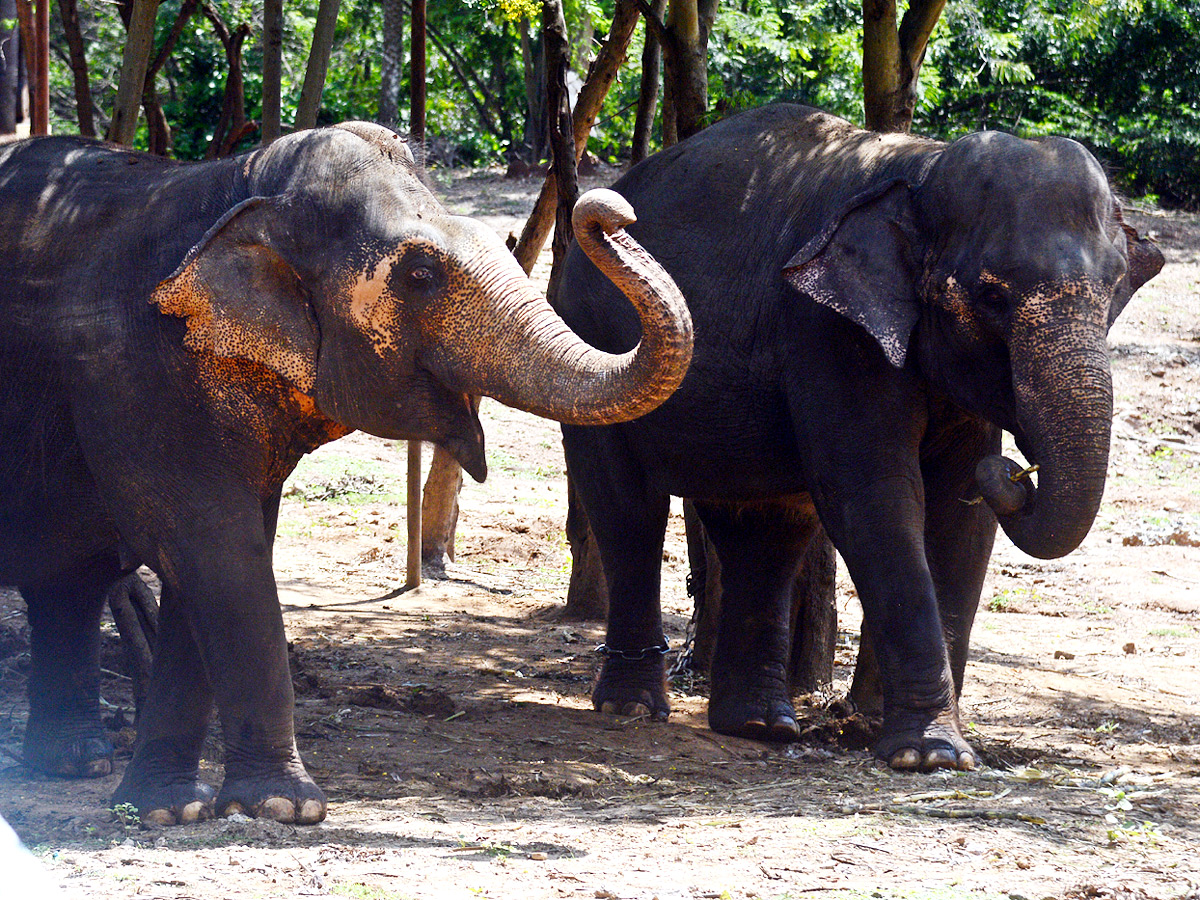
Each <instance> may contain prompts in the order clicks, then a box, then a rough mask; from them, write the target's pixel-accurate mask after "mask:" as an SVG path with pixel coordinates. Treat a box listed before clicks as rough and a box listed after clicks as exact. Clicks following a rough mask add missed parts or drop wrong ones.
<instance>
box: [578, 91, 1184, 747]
mask: <svg viewBox="0 0 1200 900" xmlns="http://www.w3.org/2000/svg"><path fill="white" fill-rule="evenodd" d="M614 189H615V190H616V191H617V192H619V193H621V194H622V195H624V196H625V197H627V198H628V199H629V200H630V202H631V203H633V204H634V205H635V206H636V207H637V208H638V211H639V221H638V223H637V224H636V225H635V226H634V227H632V228H631V233H632V234H633V235H634V236H635V237H636V238H637V239H638V240H639V241H640V242H642V244H643V245H644V246H645V247H646V248H647V249H648V250H649V251H650V252H651V253H652V254H653V255H654V256H655V257H656V258H658V259H659V260H661V261H662V262H663V264H664V266H665V267H666V268H667V270H668V271H669V272H670V273H671V274H672V276H673V277H674V278H675V280H676V282H677V284H678V285H679V287H680V288H681V289H682V291H683V293H684V296H685V297H686V298H687V302H688V305H689V307H690V309H691V312H692V316H693V321H694V324H695V355H694V359H693V363H692V368H691V370H690V371H689V373H688V375H687V377H686V378H685V379H684V382H683V385H682V386H681V387H680V389H679V391H678V392H677V393H676V394H675V395H674V396H672V397H671V399H670V400H668V401H667V402H666V403H665V404H663V406H661V407H660V408H659V409H658V410H656V411H655V412H653V413H651V414H650V415H648V416H646V417H644V418H642V419H639V420H637V421H635V422H630V423H626V424H618V425H612V426H601V427H594V428H592V427H575V426H564V429H563V431H564V435H565V445H566V450H567V465H568V469H569V471H570V472H571V475H572V477H573V479H574V481H575V484H576V487H577V489H578V494H579V497H580V498H581V500H582V505H583V508H584V510H585V511H586V514H587V517H588V519H589V521H590V524H591V526H592V530H593V532H594V534H595V537H596V542H597V546H598V548H599V551H600V555H601V558H602V560H603V564H604V574H605V578H606V580H607V583H608V587H609V592H610V613H609V620H608V633H607V638H606V646H607V647H608V648H609V655H608V657H607V659H606V660H605V662H604V665H603V668H602V670H601V674H600V678H599V681H598V682H597V685H596V687H595V690H594V692H593V701H594V703H595V705H596V707H597V708H598V709H602V710H613V711H618V712H621V711H624V712H628V711H631V710H648V711H649V712H650V713H651V714H653V715H654V716H657V717H663V716H665V715H666V714H667V710H668V705H667V697H666V692H665V690H664V687H663V679H662V664H661V654H659V655H658V658H657V663H658V664H657V665H653V666H651V665H649V664H648V662H647V658H646V653H645V652H644V651H648V650H649V649H650V648H656V647H659V646H660V645H661V642H662V637H663V634H662V626H661V621H660V612H659V567H660V564H661V547H662V540H663V530H664V527H665V523H666V518H667V512H668V499H669V497H670V496H672V495H674V496H682V497H686V498H693V499H694V501H695V505H696V509H697V511H698V513H699V514H700V517H701V520H702V522H703V525H704V530H705V532H706V533H707V535H708V536H709V538H710V539H711V540H712V542H713V544H714V546H715V548H716V552H717V555H718V558H719V560H720V567H721V573H722V583H721V592H722V606H721V618H720V622H719V625H718V632H717V643H716V647H715V650H714V658H713V667H712V693H711V699H710V702H709V722H710V724H711V725H712V727H713V728H715V729H717V730H718V731H723V732H729V733H734V734H741V735H745V736H750V737H759V738H766V739H775V740H787V739H794V738H795V737H796V736H797V727H796V721H795V718H794V712H793V710H792V707H791V703H790V698H789V696H788V692H787V677H786V676H787V667H788V666H787V664H788V647H789V639H790V635H789V634H788V628H789V619H788V613H789V599H790V593H791V592H790V587H791V585H792V583H793V581H794V579H795V577H796V576H797V573H798V572H799V567H800V565H801V560H802V558H803V554H804V552H805V548H806V546H807V544H808V542H809V541H810V539H811V537H812V535H813V532H814V525H815V523H818V522H819V523H820V524H821V525H823V526H824V529H825V531H826V532H827V533H828V534H829V536H830V538H831V539H832V540H833V542H834V544H835V545H836V547H837V549H838V551H839V553H840V554H841V556H842V558H843V559H844V560H845V563H846V566H847V568H848V570H849V573H850V575H851V577H852V579H853V581H854V584H855V586H856V588H857V590H858V594H859V597H860V598H861V601H862V605H863V617H864V633H865V635H866V636H867V637H868V638H869V639H870V642H871V643H872V644H873V645H874V648H875V653H876V656H877V658H878V661H879V667H880V680H881V684H882V690H883V713H884V719H883V732H882V736H881V738H880V739H879V741H878V743H877V745H876V747H875V752H876V754H877V755H878V756H880V757H881V758H882V759H885V760H887V761H888V762H889V763H890V764H891V765H892V766H894V767H896V768H901V769H925V770H928V769H934V768H958V769H966V768H971V767H972V766H973V765H974V762H975V757H974V753H973V751H972V750H971V748H970V746H969V745H968V744H967V742H966V741H965V740H964V738H963V733H962V728H961V724H960V722H959V717H958V709H957V697H958V695H959V693H960V691H961V689H962V678H963V670H964V666H965V663H966V654H967V645H968V640H969V635H970V631H971V624H972V621H973V618H974V615H975V609H976V606H977V604H978V601H979V593H980V590H981V587H982V583H983V577H984V573H985V570H986V567H987V562H988V558H989V556H990V554H991V547H992V541H993V538H994V535H995V527H996V524H997V521H999V523H1000V524H1001V525H1002V526H1003V528H1004V529H1005V531H1006V533H1007V534H1008V535H1009V536H1010V537H1011V538H1012V540H1013V541H1014V543H1016V544H1017V546H1018V547H1020V548H1021V549H1022V550H1024V551H1026V552H1028V553H1030V554H1033V555H1035V556H1040V557H1056V556H1061V555H1063V554H1065V553H1068V552H1070V551H1071V550H1072V549H1073V548H1074V547H1076V546H1077V545H1078V544H1079V542H1080V541H1081V540H1082V539H1083V537H1084V536H1085V535H1086V534H1087V532H1088V529H1089V527H1090V526H1091V524H1092V520H1093V518H1094V517H1095V514H1096V510H1097V508H1098V506H1099V503H1100V498H1101V493H1102V491H1103V487H1104V478H1105V471H1106V466H1107V460H1108V447H1109V426H1110V417H1111V409H1112V387H1111V381H1110V376H1109V368H1108V356H1107V349H1106V340H1105V338H1106V334H1107V330H1108V328H1109V326H1110V325H1111V324H1112V322H1113V320H1114V319H1115V318H1116V316H1117V315H1118V313H1119V312H1120V311H1121V309H1122V308H1123V307H1124V305H1125V303H1126V302H1128V300H1129V298H1130V296H1131V295H1132V294H1133V292H1134V291H1135V290H1137V288H1138V287H1140V286H1141V285H1142V284H1143V283H1144V282H1145V281H1146V280H1147V279H1149V278H1151V277H1153V275H1154V274H1155V273H1157V272H1158V270H1159V268H1160V267H1161V265H1162V256H1161V254H1160V253H1159V252H1158V250H1157V249H1156V248H1155V247H1154V246H1153V245H1152V244H1151V243H1149V242H1148V241H1146V240H1144V239H1141V238H1140V237H1139V236H1138V235H1137V233H1136V232H1135V231H1134V230H1133V229H1132V228H1130V227H1129V226H1127V225H1125V224H1124V222H1123V221H1122V219H1121V210H1120V206H1119V204H1118V203H1117V201H1116V200H1115V198H1114V197H1113V195H1112V193H1111V192H1110V190H1109V186H1108V183H1107V181H1106V180H1105V177H1104V174H1103V171H1102V169H1101V167H1100V165H1099V164H1098V163H1097V162H1096V160H1095V159H1093V158H1092V156H1091V155H1090V154H1089V153H1088V152H1087V151H1086V150H1085V149H1084V148H1083V147H1081V146H1080V145H1079V144H1077V143H1075V142H1074V141H1070V140H1066V139H1062V138H1049V139H1045V140H1040V141H1025V140H1020V139H1018V138H1014V137H1011V136H1009V135H1004V134H995V133H983V134H976V135H970V136H968V137H965V138H962V139H961V140H959V141H956V142H954V143H952V144H948V145H947V144H943V143H939V142H935V141H930V140H925V139H922V138H919V137H913V136H910V135H898V134H889V135H880V134H873V133H870V132H866V131H861V130H859V129H856V128H854V127H852V126H851V125H849V124H848V123H846V122H844V121H842V120H840V119H837V118H835V117H833V116H830V115H827V114H825V113H822V112H819V111H817V110H813V109H808V108H805V107H799V106H791V105H783V104H781V105H777V106H769V107H765V108H763V109H760V110H755V111H752V112H749V113H745V114H742V115H739V116H735V117H733V118H730V119H727V120H725V121H723V122H720V123H718V124H716V125H714V126H712V127H710V128H708V129H707V130H705V131H703V132H701V133H700V134H698V135H696V136H694V137H692V138H691V139H689V140H687V141H684V142H683V143H681V144H679V145H677V146H675V147H673V148H670V149H668V150H665V151H663V152H662V153H660V154H658V155H657V156H655V157H652V158H651V159H649V160H647V161H645V162H644V163H642V164H640V165H638V166H636V167H635V168H633V169H632V170H630V172H629V173H628V174H627V175H626V176H624V177H623V178H622V179H621V180H620V181H618V182H617V184H616V185H614ZM564 284H565V290H564V293H565V295H566V299H565V301H564V303H563V304H562V305H561V308H560V311H561V312H562V314H563V317H564V319H565V320H566V321H567V323H568V324H569V325H570V326H571V327H572V328H573V329H575V331H576V332H577V333H579V334H580V335H581V336H583V337H584V338H585V339H586V340H588V341H589V342H591V343H593V344H595V345H596V346H597V347H601V348H604V349H606V350H609V351H611V352H618V351H620V350H623V349H625V348H627V347H629V346H632V344H633V342H634V341H636V340H637V333H638V331H637V322H636V320H634V318H633V317H632V316H631V315H629V314H628V313H626V312H624V311H622V310H620V309H619V308H618V305H617V300H618V298H617V297H616V295H615V294H614V292H613V291H612V290H611V289H610V288H609V287H608V286H607V285H606V284H604V283H603V280H602V279H601V278H600V277H599V274H598V273H597V272H596V270H595V269H594V268H593V267H592V266H591V265H590V264H589V263H588V262H587V260H586V259H584V258H583V256H582V255H581V254H579V253H577V252H576V253H573V254H572V255H571V256H570V257H569V259H568V263H567V267H566V271H565V277H564ZM1002 429H1003V430H1007V431H1009V432H1011V433H1012V434H1013V435H1014V436H1015V439H1016V442H1017V446H1018V447H1019V448H1020V450H1021V452H1022V453H1023V454H1024V455H1025V457H1026V458H1027V460H1028V462H1029V463H1032V464H1036V465H1037V466H1038V470H1037V473H1036V475H1032V476H1031V475H1029V474H1028V473H1025V472H1024V471H1023V467H1021V466H1018V465H1017V464H1016V463H1015V462H1013V461H1011V460H1006V459H1004V458H1003V457H1001V456H1000V455H999V451H1000V436H1001V430H1002ZM1035 482H1036V485H1035ZM981 497H982V500H984V501H986V502H979V500H980V498H981ZM964 501H966V502H964ZM970 501H976V502H970Z"/></svg>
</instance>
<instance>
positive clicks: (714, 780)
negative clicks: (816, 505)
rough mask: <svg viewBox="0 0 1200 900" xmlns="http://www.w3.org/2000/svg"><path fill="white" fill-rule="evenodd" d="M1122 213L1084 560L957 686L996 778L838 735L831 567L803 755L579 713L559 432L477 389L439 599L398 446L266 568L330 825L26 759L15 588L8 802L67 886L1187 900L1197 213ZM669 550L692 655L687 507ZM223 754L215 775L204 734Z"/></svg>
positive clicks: (324, 457) (2, 767)
mask: <svg viewBox="0 0 1200 900" xmlns="http://www.w3.org/2000/svg"><path fill="white" fill-rule="evenodd" d="M601 180H603V179H601ZM439 191H440V193H441V195H442V196H443V197H445V198H447V203H448V205H449V206H451V207H452V208H453V209H454V210H455V211H457V212H463V213H469V214H473V215H480V216H482V217H484V218H485V219H486V220H487V221H488V222H489V223H490V224H492V225H494V226H495V227H496V228H497V230H498V231H500V232H501V233H502V234H507V233H508V232H509V231H510V230H511V229H514V228H519V224H520V222H521V221H522V219H523V217H524V216H525V215H526V213H527V212H528V210H529V209H530V207H531V205H532V196H533V193H534V192H535V191H536V182H533V181H506V180H503V179H501V178H498V177H496V175H495V174H494V173H492V174H478V173H477V174H471V175H464V174H458V175H454V176H449V175H446V176H442V177H440V178H439ZM1128 218H1129V219H1130V220H1131V221H1132V222H1133V223H1135V224H1136V226H1137V227H1138V228H1139V229H1140V230H1141V231H1142V232H1143V233H1146V232H1149V233H1151V234H1152V235H1153V236H1155V237H1156V238H1157V239H1158V241H1159V242H1160V244H1161V246H1162V247H1163V248H1164V251H1165V252H1166V254H1167V258H1168V260H1169V262H1168V265H1167V267H1166V269H1164V271H1163V273H1162V274H1161V275H1160V276H1159V277H1158V278H1157V279H1156V280H1155V281H1153V282H1152V283H1151V284H1149V285H1148V286H1147V287H1146V288H1145V289H1143V291H1142V292H1141V293H1140V294H1139V295H1138V296H1137V297H1136V298H1135V300H1134V302H1133V303H1132V304H1131V306H1130V307H1129V309H1128V310H1127V311H1126V312H1125V314H1124V316H1123V317H1122V319H1121V320H1120V321H1119V322H1118V324H1117V326H1116V327H1115V328H1114V329H1113V331H1112V335H1111V345H1112V355H1113V365H1114V377H1115V385H1116V391H1115V393H1116V415H1115V420H1114V449H1113V458H1112V464H1111V472H1110V480H1109V487H1108V492H1107V497H1106V500H1105V503H1104V507H1103V509H1102V511H1101V513H1100V517H1099V520H1098V521H1097V523H1096V526H1095V527H1094V529H1093V530H1092V533H1091V535H1090V536H1089V538H1088V539H1087V541H1086V542H1085V544H1084V545H1083V547H1082V548H1081V549H1080V550H1078V551H1077V552H1075V553H1074V554H1072V555H1071V556H1069V557H1067V558H1065V559H1062V560H1057V561H1053V562H1040V561H1037V560H1033V559H1030V558H1028V557H1025V556H1023V555H1022V554H1020V553H1019V552H1017V551H1016V550H1015V549H1013V547H1012V546H1011V545H1010V544H1008V543H1007V541H1005V540H1004V538H1003V537H1001V538H1000V540H999V541H998V547H997V551H996V553H995V555H994V557H993V562H992V566H991V574H990V576H989V580H988V583H987V586H986V588H985V593H984V608H983V609H982V610H981V613H980V616H979V620H978V624H977V626H976V629H975V640H974V647H973V653H972V658H971V662H970V665H969V667H968V670H967V685H966V689H965V695H964V698H963V710H964V715H965V718H966V721H967V722H969V723H970V724H969V728H970V732H971V740H972V741H973V743H974V746H975V747H976V748H977V750H978V751H979V754H980V757H981V759H982V761H983V765H982V766H981V768H980V769H979V770H978V771H975V772H972V773H966V774H948V773H940V774H934V775H904V774H895V773H892V772H890V771H888V770H887V769H886V768H881V767H880V766H879V765H878V764H877V763H876V762H874V761H873V760H872V759H871V758H870V755H869V754H868V753H867V752H865V751H864V750H862V749H861V748H853V747H847V746H843V745H842V744H840V743H838V742H837V741H836V740H835V737H836V735H835V733H834V732H835V730H836V726H835V724H834V723H832V722H831V720H829V719H828V718H827V716H826V714H825V712H824V708H825V704H826V703H827V701H828V700H829V699H830V698H831V697H833V696H836V695H837V694H839V693H841V692H844V691H845V690H846V688H847V686H848V678H849V676H850V673H851V670H852V664H853V660H854V653H855V647H856V642H857V616H858V609H857V600H856V598H855V596H854V592H853V588H852V587H851V585H850V584H849V582H848V580H846V579H845V577H844V575H843V576H842V577H841V578H840V579H839V596H838V607H839V610H838V611H839V617H840V619H839V623H840V639H839V649H838V658H837V662H838V666H837V673H836V674H837V682H836V684H835V685H834V688H833V690H832V691H831V692H830V693H829V694H828V695H825V696H819V697H811V698H806V699H805V700H803V701H802V702H801V705H800V709H801V710H802V712H803V715H804V718H805V723H806V725H807V726H810V728H811V732H810V736H809V739H807V740H806V741H804V742H802V743H799V744H795V745H792V746H787V747H780V746H766V745H762V744H758V743H754V742H751V741H745V740H739V739H735V738H728V737H724V736H721V735H717V734H714V733H712V732H710V731H709V730H708V729H707V728H706V725H705V717H704V711H705V697H704V686H703V684H702V683H699V682H689V681H686V680H685V681H681V682H679V683H677V684H676V685H675V689H674V691H673V694H672V703H673V705H674V713H673V714H672V717H671V720H670V722H669V723H666V724H651V723H646V722H642V721H624V720H618V719H614V718H605V717H601V716H600V715H598V714H596V713H594V712H592V710H591V709H590V703H589V700H588V694H589V688H590V681H591V679H592V677H593V675H594V673H595V672H596V670H597V668H598V660H597V657H596V656H595V655H594V654H593V652H592V650H593V648H594V646H595V645H596V644H597V643H598V642H599V640H600V638H601V634H602V631H601V628H600V626H599V625H597V624H580V623H571V622H563V621H559V620H558V619H557V617H556V612H557V611H558V610H559V609H560V608H561V605H562V602H563V598H564V596H565V592H566V584H567V577H568V572H569V555H568V552H567V547H566V541H565V538H564V535H563V521H564V517H565V510H566V502H565V484H564V478H563V463H562V454H561V447H560V442H559V435H558V431H557V428H556V426H554V425H553V424H551V423H548V422H544V421H541V420H538V419H534V418H532V417H529V416H527V415H524V414H521V413H517V412H514V411H512V410H508V409H505V408H503V407H500V406H498V405H497V404H495V403H486V404H485V426H486V428H487V433H488V440H489V447H490V449H489V462H490V467H491V475H490V477H489V479H488V481H487V483H486V484H482V485H477V484H474V483H468V484H467V486H466V487H465V489H464V491H463V493H462V516H461V519H460V524H459V535H458V553H457V561H456V563H455V564H454V565H453V566H452V567H451V571H450V577H449V578H448V579H447V580H442V581H433V582H427V583H426V584H424V585H423V586H422V587H420V588H419V589H417V590H414V591H410V592H407V593H406V592H403V591H402V590H401V585H402V584H403V581H404V574H403V570H404V559H405V529H404V478H405V474H404V473H405V454H404V450H403V448H402V447H399V446H396V445H395V444H394V443H390V442H387V441H380V440H376V439H373V438H369V437H365V436H362V435H353V436H351V437H349V438H346V439H344V440H342V441H339V442H337V443H335V444H333V445H330V446H328V447H325V448H323V449H322V450H320V451H318V452H317V453H315V454H313V455H312V456H311V457H310V458H308V459H306V460H305V461H304V462H303V463H302V465H301V466H300V468H299V469H298V471H297V472H296V474H295V475H294V476H293V478H292V480H291V481H290V482H289V487H288V489H287V494H286V497H285V500H284V504H283V511H282V516H281V523H280V529H279V531H280V533H279V540H278V543H277V571H278V576H279V583H280V586H281V593H282V598H283V603H284V611H285V616H286V620H287V627H288V632H289V637H290V639H291V641H292V643H293V648H294V664H295V675H296V677H295V680H296V685H297V701H296V707H297V708H296V715H297V722H298V732H299V738H298V740H299V743H300V748H301V752H302V753H303V755H304V758H305V760H306V762H307V764H308V766H309V769H310V771H311V772H312V773H313V775H314V777H315V778H316V779H317V780H318V782H319V783H320V784H321V785H322V786H323V787H324V788H325V790H326V791H327V792H328V794H329V796H330V801H331V802H330V810H329V817H328V819H327V820H326V821H325V822H324V823H323V824H322V825H319V826H316V827H305V828H295V827H290V826H285V825H279V824H276V823H271V822H261V821H254V820H250V819H246V818H242V817H235V818H233V819H225V820H217V821H214V822H208V823H202V824H198V825H192V826H187V827H179V828H170V829H165V830H164V829H152V828H151V829H148V828H145V827H142V826H139V825H138V824H136V823H133V822H131V821H128V819H127V818H125V817H123V816H122V815H121V813H120V811H119V810H117V811H113V810H111V809H110V808H109V797H110V795H111V793H112V791H113V788H114V787H115V785H116V782H117V780H118V776H117V775H114V776H112V777H110V778H104V779H100V780H96V781H88V782H70V783H65V782H62V781H55V780H50V779H45V778H42V777H39V776H36V775H33V774H31V773H30V772H28V771H27V770H25V769H23V768H22V767H21V766H20V764H19V756H20V747H21V735H22V731H23V728H24V721H25V716H26V712H27V708H26V704H25V696H24V691H25V676H26V671H27V668H28V644H27V639H28V636H27V630H26V626H25V622H24V614H23V604H22V603H21V602H20V600H19V599H18V598H17V597H16V596H15V595H12V594H0V814H2V815H3V816H4V817H5V818H6V819H7V820H8V821H9V822H10V823H11V824H12V825H13V827H14V828H15V829H16V830H17V832H18V833H19V834H20V835H21V837H22V838H23V839H24V840H25V841H26V843H27V844H29V845H30V846H31V847H32V848H33V849H34V851H35V853H36V855H37V856H38V857H39V859H40V860H41V862H42V864H43V865H44V866H45V867H46V868H47V869H48V870H49V871H50V873H51V874H52V876H53V877H54V878H55V879H57V880H58V881H59V882H60V883H61V889H62V893H63V895H64V896H66V897H71V898H134V897H137V898H191V897H197V898H198V897H204V898H257V897H263V898H283V897H295V896H306V897H351V898H367V900H375V898H460V897H461V898H472V897H489V898H517V897H520V898H529V900H541V898H560V897H580V898H622V900H625V898H629V900H635V898H636V900H643V898H644V900H650V898H658V900H676V898H679V900H685V898H686V900H693V898H720V900H725V898H730V900H738V898H743V897H746V898H772V900H778V898H799V897H801V896H813V897H831V898H842V897H844V898H858V897H863V898H866V897H875V898H908V897H914V898H926V897H929V898H959V897H972V898H974V897H995V898H1001V897H1008V898H1012V900H1025V898H1027V900H1042V898H1056V900H1057V898H1062V900H1087V898H1130V900H1146V898H1154V900H1159V898H1176V897H1200V790H1198V789H1200V672H1198V671H1197V660H1198V659H1200V550H1197V549H1196V548H1197V547H1198V546H1200V217H1197V216H1189V215H1182V214H1174V213H1169V214H1168V213H1159V212H1155V211H1141V212H1137V211H1130V212H1129V214H1128ZM541 274H542V275H544V274H545V273H544V270H543V271H542V273H541ZM426 457H427V460H428V454H426ZM664 556H665V560H664V597H665V606H666V610H667V619H668V626H669V633H670V637H671V641H672V644H673V645H678V644H679V643H680V642H681V640H682V638H683V636H684V633H685V629H686V627H687V624H688V620H689V616H690V607H689V605H688V602H687V599H686V596H685V592H684V578H685V575H686V558H685V551H684V543H683V535H682V519H681V517H680V515H679V514H678V509H677V510H676V515H675V516H674V517H673V520H672V530H671V533H670V535H669V538H668V543H667V547H666V552H665V554H664ZM110 632H111V629H110ZM109 646H110V647H115V640H112V639H110V640H109ZM108 666H109V667H110V668H111V669H113V670H114V672H115V670H116V669H118V668H119V660H118V659H117V658H116V657H115V655H114V656H113V658H112V660H111V661H110V663H108ZM103 694H104V700H105V705H106V709H107V710H108V711H109V712H110V713H111V720H112V724H113V725H114V726H115V727H116V726H120V725H122V724H123V723H124V722H126V721H127V720H128V715H129V710H130V707H131V701H130V693H129V683H128V680H127V679H124V678H122V677H120V676H118V675H116V674H106V676H105V681H104V685H103ZM129 736H130V731H129V729H128V728H125V729H123V730H119V731H118V738H119V739H121V740H124V741H125V742H126V743H125V746H127V741H128V738H129ZM207 757H208V759H207V761H206V764H205V765H206V771H208V772H209V773H210V774H211V775H212V777H213V779H214V781H216V780H218V779H219V777H220V765H219V748H218V744H217V742H216V741H215V740H213V741H211V742H210V752H209V753H208V754H207ZM127 759H128V751H127V750H125V751H123V752H119V753H118V765H117V769H118V772H119V771H120V769H121V768H122V767H123V765H124V761H125V760H127Z"/></svg>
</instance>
